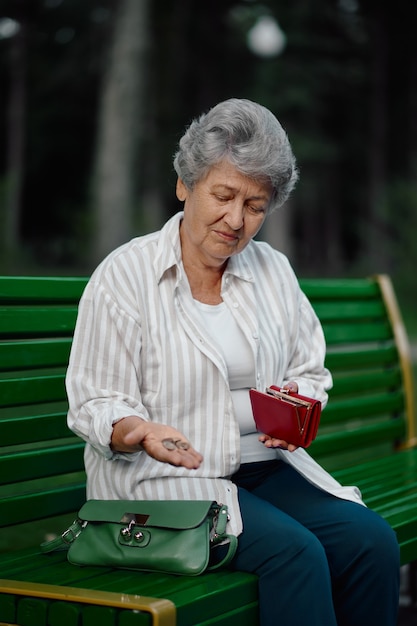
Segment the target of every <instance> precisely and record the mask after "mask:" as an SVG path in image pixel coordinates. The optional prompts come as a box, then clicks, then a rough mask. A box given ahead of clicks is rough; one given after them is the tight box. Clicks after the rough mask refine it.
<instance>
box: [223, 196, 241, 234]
mask: <svg viewBox="0 0 417 626" xmlns="http://www.w3.org/2000/svg"><path fill="white" fill-rule="evenodd" d="M225 221H226V224H227V225H228V226H230V228H232V229H233V230H239V228H242V226H243V221H244V207H243V206H242V204H241V203H240V202H231V203H230V204H229V206H228V211H227V214H226V216H225Z"/></svg>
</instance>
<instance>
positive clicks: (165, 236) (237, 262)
mask: <svg viewBox="0 0 417 626" xmlns="http://www.w3.org/2000/svg"><path fill="white" fill-rule="evenodd" d="M183 216H184V213H183V211H180V212H178V213H176V214H175V215H174V216H173V217H171V218H170V219H169V220H168V221H167V222H166V223H165V225H164V226H163V227H162V229H161V231H160V237H159V241H158V250H157V254H156V258H155V272H156V278H157V280H158V282H159V281H160V280H161V279H162V277H163V275H164V274H165V272H166V271H167V270H169V269H171V268H172V267H174V266H176V267H181V265H182V259H181V241H180V223H181V220H182V218H183ZM253 245H255V244H254V242H253V241H250V242H249V244H248V245H247V247H246V248H245V250H243V251H242V252H240V253H239V254H236V255H234V256H232V257H230V259H229V262H228V263H227V267H226V270H225V274H228V275H231V276H235V277H236V278H240V279H242V280H246V281H249V282H253V280H254V277H253V273H252V271H251V267H250V264H249V260H248V257H249V254H248V252H249V250H250V248H251V247H252V246H253Z"/></svg>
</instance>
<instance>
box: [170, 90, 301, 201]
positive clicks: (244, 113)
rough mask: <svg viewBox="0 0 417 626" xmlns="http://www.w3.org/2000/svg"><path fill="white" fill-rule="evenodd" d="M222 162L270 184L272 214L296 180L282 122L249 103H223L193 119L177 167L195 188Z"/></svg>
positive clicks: (179, 154) (175, 159) (291, 154)
mask: <svg viewBox="0 0 417 626" xmlns="http://www.w3.org/2000/svg"><path fill="white" fill-rule="evenodd" d="M223 160H227V161H229V162H230V163H231V164H232V165H233V166H234V167H236V169H237V170H238V171H239V172H241V173H242V174H244V175H246V176H249V177H251V178H253V179H254V180H257V181H268V182H270V183H271V184H272V188H273V192H272V198H271V202H270V207H269V210H270V211H272V210H273V209H276V208H278V207H280V206H281V205H282V204H283V203H284V202H285V201H286V200H287V198H288V196H289V195H290V193H291V191H292V189H293V188H294V185H295V183H296V182H297V179H298V171H297V166H296V161H295V157H294V155H293V152H292V149H291V145H290V142H289V140H288V137H287V134H286V133H285V131H284V129H283V128H282V126H281V124H280V123H279V122H278V120H277V118H276V117H275V115H273V113H271V111H269V110H268V109H267V108H265V107H264V106H262V105H260V104H257V103H255V102H252V101H250V100H243V99H237V98H231V99H230V100H225V101H224V102H220V103H219V104H217V105H216V106H214V107H213V108H212V109H210V110H209V111H208V112H207V113H204V114H203V115H201V116H200V117H199V118H196V119H195V120H193V121H192V122H191V124H190V125H189V127H188V128H187V130H186V131H185V133H184V135H183V137H182V138H181V140H180V142H179V149H178V151H177V153H176V154H175V157H174V168H175V171H176V172H177V174H178V177H179V178H181V180H182V181H183V183H184V184H185V186H186V187H188V188H189V189H193V188H194V185H195V184H196V183H198V181H200V180H201V179H202V178H204V177H205V176H206V174H207V173H208V171H209V170H210V169H211V167H213V165H216V164H217V163H219V162H221V161H223Z"/></svg>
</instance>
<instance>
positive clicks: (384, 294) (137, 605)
mask: <svg viewBox="0 0 417 626" xmlns="http://www.w3.org/2000/svg"><path fill="white" fill-rule="evenodd" d="M300 282H301V286H302V288H303V289H304V291H305V292H306V294H307V295H308V297H309V298H310V300H311V302H312V304H313V306H314V308H315V310H316V311H317V314H318V316H319V317H320V320H321V322H322V324H323V328H324V332H325V336H326V341H327V357H326V364H327V366H328V367H329V368H330V369H331V371H332V373H333V376H334V387H333V389H332V390H331V392H330V400H329V404H328V406H327V408H326V409H325V410H324V412H323V416H322V421H321V425H320V429H319V435H318V438H317V440H316V441H315V442H314V443H313V445H312V446H311V448H310V450H311V453H312V454H313V456H314V457H315V458H317V460H319V461H320V463H322V464H323V465H324V466H325V467H326V468H327V469H328V470H329V471H330V472H331V473H332V474H333V475H334V476H335V477H336V478H337V479H338V480H340V481H341V482H342V483H344V484H355V485H358V486H359V488H360V489H361V490H362V493H363V497H364V499H365V502H366V503H367V504H368V506H370V507H371V508H373V509H374V510H376V511H378V512H379V513H380V514H381V515H382V516H383V517H385V518H386V519H387V520H388V522H389V523H390V524H391V525H392V527H393V528H394V529H395V530H396V532H397V536H398V540H399V543H400V548H401V561H402V563H403V564H406V563H412V562H415V561H416V560H417V439H416V430H415V413H414V410H415V407H414V395H413V383H412V370H411V363H410V354H409V347H408V341H407V336H406V333H405V330H404V326H403V324H402V320H401V315H400V312H399V310H398V306H397V304H396V300H395V295H394V292H393V289H392V285H391V282H390V280H389V278H388V277H387V276H376V277H372V278H366V279H349V280H348V279H346V280H336V279H309V280H302V281H300ZM85 284H86V279H85V278H60V277H53V278H49V277H48V278H43V277H36V278H28V277H0V527H1V528H2V529H3V530H2V533H3V536H4V537H5V538H6V537H7V541H6V539H3V544H0V547H1V548H2V549H3V552H2V554H0V563H1V574H0V576H1V579H2V580H1V581H0V624H18V625H19V626H96V625H97V624H101V626H108V625H109V626H136V625H138V626H139V625H142V624H146V625H148V624H155V625H161V626H174V625H175V624H178V625H180V626H191V625H196V624H201V625H203V624H204V625H207V626H209V625H211V624H217V625H222V624H224V625H226V624H231V623H238V624H240V625H241V626H246V625H248V626H249V625H250V626H253V625H254V624H256V623H257V579H256V576H254V575H249V574H245V573H243V572H230V571H227V570H223V571H220V572H216V573H207V574H204V575H202V576H199V577H196V578H194V577H176V576H167V575H157V574H145V573H143V574H142V573H137V572H129V571H121V570H118V571H114V570H113V571H112V570H108V569H106V568H90V567H86V568H79V567H76V566H72V565H70V564H69V563H68V562H67V561H66V554H65V552H60V553H53V554H49V555H43V554H41V553H40V552H39V547H38V546H39V543H40V541H42V540H43V539H44V538H45V533H48V534H54V533H58V532H60V531H62V530H64V529H65V528H66V527H67V526H68V525H69V523H70V522H71V521H72V520H73V518H74V517H75V515H76V511H77V510H78V509H79V508H80V506H81V505H82V504H83V502H84V501H85V474H84V467H83V448H84V444H83V442H82V441H81V440H80V439H78V438H77V437H74V436H73V435H72V433H71V432H70V431H69V430H68V428H67V426H66V412H67V402H66V396H65V387H64V377H65V371H66V367H67V362H68V355H69V350H70V346H71V340H72V333H73V329H74V324H75V320H76V315H77V306H78V301H79V297H80V295H81V292H82V290H83V288H84V286H85ZM273 382H274V381H271V383H273Z"/></svg>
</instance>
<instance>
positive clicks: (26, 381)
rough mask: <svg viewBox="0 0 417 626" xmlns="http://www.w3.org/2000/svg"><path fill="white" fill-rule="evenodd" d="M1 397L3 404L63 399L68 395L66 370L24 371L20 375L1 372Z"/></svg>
mask: <svg viewBox="0 0 417 626" xmlns="http://www.w3.org/2000/svg"><path fill="white" fill-rule="evenodd" d="M0 397H1V399H2V405H3V406H16V405H20V404H22V403H32V404H35V403H37V402H46V401H47V400H51V401H56V400H62V399H64V398H65V397H66V391H65V370H64V369H63V368H53V369H46V370H35V371H24V372H19V376H17V375H16V372H11V373H10V374H9V373H4V372H3V373H2V372H0Z"/></svg>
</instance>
